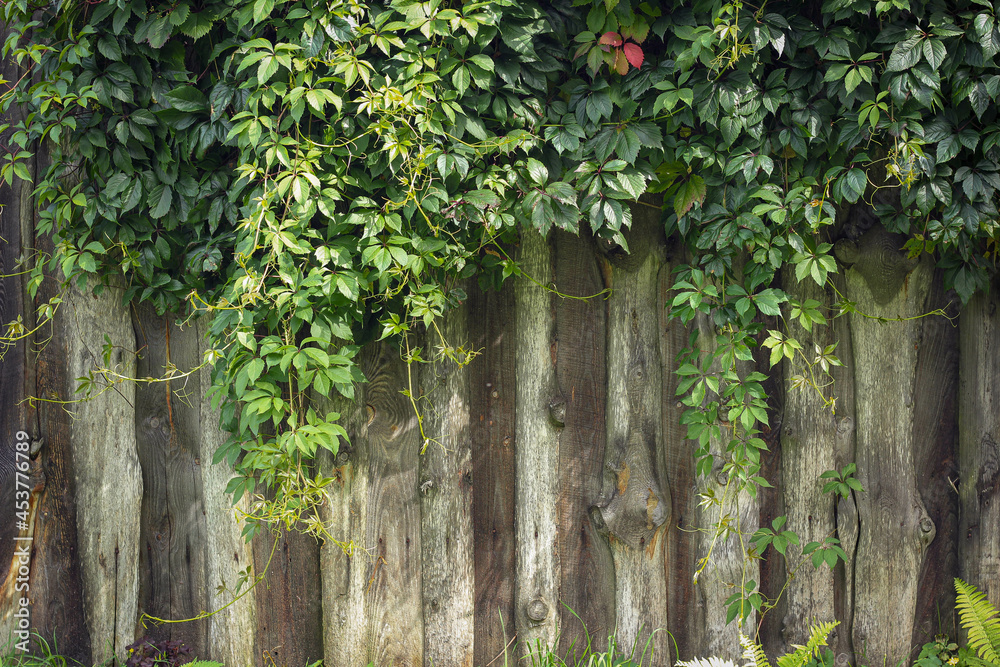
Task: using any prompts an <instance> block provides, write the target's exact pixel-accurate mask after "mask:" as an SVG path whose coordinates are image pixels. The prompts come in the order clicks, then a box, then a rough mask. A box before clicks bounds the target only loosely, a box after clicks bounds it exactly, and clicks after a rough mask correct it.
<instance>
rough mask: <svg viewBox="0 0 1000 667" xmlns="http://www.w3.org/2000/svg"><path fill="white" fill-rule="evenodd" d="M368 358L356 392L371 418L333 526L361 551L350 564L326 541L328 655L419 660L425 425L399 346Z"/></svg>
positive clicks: (339, 493)
mask: <svg viewBox="0 0 1000 667" xmlns="http://www.w3.org/2000/svg"><path fill="white" fill-rule="evenodd" d="M361 361H362V370H363V372H364V374H365V377H366V378H368V383H367V384H365V385H364V386H363V387H362V388H360V391H357V395H358V399H359V400H360V401H361V402H362V403H361V404H362V405H364V410H365V411H366V412H367V419H366V420H365V421H363V422H361V423H362V424H363V425H362V426H361V428H360V429H358V433H357V435H353V436H352V447H351V451H350V452H345V456H346V461H345V462H344V463H343V464H341V465H343V466H348V467H347V468H346V469H345V470H344V472H343V473H342V479H343V480H344V483H343V485H342V486H339V487H335V488H334V489H333V490H332V491H331V511H332V513H333V514H334V516H332V517H331V520H330V523H329V528H328V530H329V531H330V533H331V534H332V535H333V536H334V537H336V538H337V539H339V540H344V541H347V540H353V541H354V542H355V543H356V544H357V545H358V546H359V547H362V550H359V551H357V552H355V555H354V556H352V557H351V558H350V562H345V557H344V556H343V555H342V554H339V555H338V554H336V553H335V552H334V548H335V547H324V549H326V551H325V553H324V563H323V578H324V579H323V598H324V617H325V618H326V623H325V626H324V645H325V649H326V659H327V661H328V664H334V665H365V664H367V663H368V662H373V663H374V664H376V665H417V664H421V661H422V656H423V650H424V623H423V613H422V608H423V605H422V599H421V592H422V583H421V559H420V555H421V544H420V527H421V526H420V496H419V490H418V488H419V481H418V465H419V461H418V457H419V451H420V446H421V441H420V431H419V428H418V427H417V417H416V415H415V414H414V412H413V409H412V407H411V406H410V403H409V401H408V400H407V399H406V398H405V397H404V396H402V395H401V394H400V393H399V391H400V390H401V389H403V388H405V387H407V386H408V383H407V380H406V364H405V363H404V362H403V361H401V360H400V358H399V351H398V349H397V348H395V347H393V346H390V345H387V344H378V345H371V346H369V347H368V348H366V349H365V351H364V352H363V356H362V360H361ZM348 423H353V424H357V421H356V420H352V419H348ZM352 428H356V426H354V427H352ZM327 603H329V604H327Z"/></svg>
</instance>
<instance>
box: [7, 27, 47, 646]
mask: <svg viewBox="0 0 1000 667" xmlns="http://www.w3.org/2000/svg"><path fill="white" fill-rule="evenodd" d="M0 32H4V33H5V32H6V30H3V29H2V27H0ZM22 74H23V72H22V71H21V69H20V68H19V67H18V66H17V65H16V64H15V63H14V62H12V60H11V59H9V58H8V59H5V60H4V62H3V63H0V78H2V79H4V80H6V81H17V80H18V79H19V78H20V77H21V76H22ZM23 116H24V114H23V112H22V111H21V110H20V109H18V108H17V107H12V108H11V109H9V110H8V111H6V112H5V113H4V114H3V117H2V118H0V123H9V124H10V125H11V126H14V125H16V124H17V123H18V122H20V121H21V120H23ZM10 134H11V132H10V131H7V132H4V133H3V135H2V136H0V145H4V146H7V145H8V141H9V139H10ZM31 166H33V165H31ZM33 203H34V202H33V199H32V196H31V184H30V183H25V182H23V181H21V180H20V179H18V178H16V177H15V180H14V183H13V185H12V186H7V185H6V184H5V185H2V186H0V327H2V331H3V332H4V337H5V338H6V336H7V335H9V330H8V328H7V325H8V324H11V323H14V322H16V321H17V320H18V318H19V317H22V314H23V313H24V291H23V290H24V288H23V285H22V280H21V276H19V275H17V274H18V273H19V272H20V269H18V267H17V261H18V257H19V256H20V255H21V253H22V221H23V218H24V216H25V215H27V216H28V221H29V222H31V221H32V218H33V216H32V209H33V206H32V205H33ZM28 241H29V243H28V244H25V245H29V246H30V239H28ZM24 324H25V325H29V324H30V321H28V322H24ZM26 348H27V346H26V345H25V342H24V341H17V342H15V343H12V344H8V343H6V342H5V343H4V344H3V345H0V477H2V483H0V582H6V584H7V585H5V586H3V590H2V592H0V636H3V637H8V636H10V633H11V631H12V630H14V629H15V627H14V626H15V620H14V619H13V617H12V616H11V614H12V613H13V612H14V611H16V610H17V608H18V600H19V599H20V597H21V595H20V594H17V593H16V591H15V590H14V588H15V585H14V580H15V579H16V576H17V575H16V573H13V575H12V576H11V577H10V578H8V574H12V570H13V569H16V565H15V566H14V567H13V568H12V561H14V559H15V546H16V545H17V543H16V542H15V540H14V537H15V536H17V535H18V530H17V528H16V522H17V521H18V519H17V518H16V516H15V511H16V506H15V501H16V498H15V493H16V491H17V490H18V489H17V488H16V485H15V480H16V476H15V467H14V464H15V461H16V449H15V443H16V442H17V438H16V434H17V433H18V431H22V430H23V431H25V432H26V433H29V435H32V436H35V437H37V436H38V429H37V427H36V426H35V425H34V424H31V425H29V424H28V422H27V414H26V413H27V411H26V409H25V405H24V403H23V402H22V401H23V399H24V398H25V389H26V383H27V381H28V378H27V370H28V368H27V365H26V364H25V352H26ZM20 490H22V491H23V490H24V489H20ZM17 640H20V637H18V638H17Z"/></svg>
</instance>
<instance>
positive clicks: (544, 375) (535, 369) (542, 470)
mask: <svg viewBox="0 0 1000 667" xmlns="http://www.w3.org/2000/svg"><path fill="white" fill-rule="evenodd" d="M519 261H520V264H521V268H522V270H523V271H524V273H525V274H527V275H528V276H530V277H531V280H529V279H528V278H525V277H520V278H518V279H517V280H516V282H515V284H514V303H515V320H516V322H517V328H516V330H515V331H514V338H515V340H516V345H515V349H516V373H517V398H516V403H515V404H516V408H515V413H514V419H515V423H516V433H515V437H514V439H515V441H516V443H517V449H516V458H517V464H516V465H517V468H516V475H517V483H516V485H515V494H516V501H515V505H514V513H515V519H514V530H515V532H516V535H517V544H516V549H517V564H516V575H515V576H516V580H515V589H514V600H515V602H514V604H515V610H514V614H515V628H516V630H517V643H518V645H524V646H530V647H531V648H532V649H534V648H536V647H537V646H538V644H541V646H542V647H545V648H548V647H554V646H555V645H556V641H557V639H558V631H559V623H558V620H559V610H558V608H557V605H558V604H559V553H558V551H557V549H558V539H559V536H558V532H557V529H556V525H557V522H558V516H557V513H556V512H557V505H558V499H559V436H560V431H561V430H562V427H561V426H559V425H557V424H556V423H555V422H554V421H553V420H552V418H551V416H550V414H549V413H550V406H552V405H554V404H555V403H556V402H557V401H558V398H557V392H558V389H557V387H556V377H555V361H556V349H555V340H554V334H555V326H554V318H553V313H552V298H553V297H552V295H551V294H550V293H549V292H548V290H546V289H544V288H543V287H541V286H540V285H546V286H548V285H549V284H550V283H551V282H552V264H551V256H550V250H549V244H548V242H547V241H546V240H545V238H544V237H542V236H541V235H539V234H538V233H537V232H535V231H533V230H527V231H525V232H524V234H522V237H521V254H520V259H519ZM535 281H537V283H538V284H536V283H535Z"/></svg>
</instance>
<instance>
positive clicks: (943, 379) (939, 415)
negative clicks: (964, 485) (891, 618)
mask: <svg viewBox="0 0 1000 667" xmlns="http://www.w3.org/2000/svg"><path fill="white" fill-rule="evenodd" d="M948 304H949V299H948V297H947V295H946V294H945V290H944V275H943V271H942V270H940V269H935V271H934V276H933V278H932V279H931V285H930V294H929V295H928V298H927V304H926V306H925V308H927V309H928V310H933V309H937V308H943V307H946V306H948ZM950 310H951V311H952V313H951V314H952V315H954V316H956V317H957V316H958V312H957V307H955V306H954V304H952V306H951V307H950ZM918 323H919V324H920V326H921V330H920V334H919V335H920V338H919V340H918V342H917V351H916V354H917V370H916V374H917V376H916V382H915V385H914V397H913V461H914V465H915V476H916V479H917V480H918V483H917V490H918V491H919V493H920V499H921V501H922V502H923V504H924V508H925V509H926V511H927V514H928V516H929V517H930V519H931V521H932V522H933V524H934V527H935V534H934V540H933V541H932V542H931V543H930V544H929V545H927V550H926V552H925V553H924V561H923V565H922V567H921V569H920V573H919V576H918V582H919V584H918V586H917V603H916V614H915V616H914V624H913V637H912V638H911V639H910V646H911V647H920V646H923V645H924V644H926V643H928V642H932V641H934V636H935V635H938V634H941V633H942V632H944V631H946V628H945V627H943V626H942V623H941V610H942V609H952V608H954V605H955V585H954V578H955V577H957V576H958V549H957V548H956V547H957V544H958V531H959V525H958V508H959V497H958V495H957V494H956V493H955V491H954V489H953V487H952V485H951V482H949V476H951V477H952V482H953V481H954V477H955V471H956V470H957V468H958V405H959V403H958V356H959V351H958V329H957V327H956V326H955V325H954V324H952V322H949V321H948V320H947V319H946V318H944V317H941V316H939V315H934V316H930V317H924V318H921V319H920V320H919V322H918ZM947 631H950V628H948V629H947ZM915 654H916V651H915V650H914V655H913V656H911V657H915Z"/></svg>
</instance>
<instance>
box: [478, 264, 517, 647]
mask: <svg viewBox="0 0 1000 667" xmlns="http://www.w3.org/2000/svg"><path fill="white" fill-rule="evenodd" d="M512 283H513V281H508V282H507V283H506V284H505V285H504V287H503V289H501V290H500V291H490V292H484V291H482V290H481V289H480V288H479V287H478V286H474V287H472V289H471V290H470V292H469V339H470V340H471V341H472V342H473V344H474V345H475V348H476V349H477V350H482V354H481V355H480V356H479V358H477V359H476V360H475V361H474V362H473V363H472V365H471V366H469V368H468V369H467V371H468V373H469V382H470V399H469V400H470V405H471V409H472V425H471V430H470V435H471V438H472V478H473V486H472V522H473V550H474V557H475V586H476V591H475V598H476V608H475V617H474V620H473V623H474V625H475V646H474V660H475V664H476V665H477V667H478V666H479V665H486V664H489V663H490V662H491V661H492V660H493V659H494V658H497V656H502V655H503V652H504V648H505V647H506V646H507V645H508V642H510V641H511V640H512V638H513V636H514V567H515V566H514V563H515V555H514V554H515V552H514V540H515V538H514V483H515V481H514V450H515V446H516V443H514V433H515V424H514V399H515V368H514V359H515V357H516V356H517V352H516V349H517V348H516V347H515V344H516V342H515V338H514V324H515V322H514V289H513V284H512ZM508 657H511V658H513V657H514V654H513V652H509V653H508ZM502 660H503V659H502V658H501V659H500V661H502ZM494 664H498V663H494Z"/></svg>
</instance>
